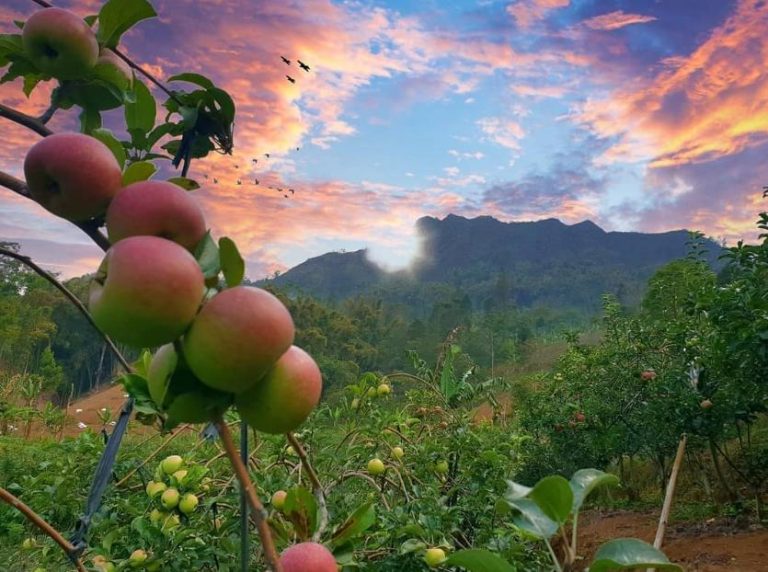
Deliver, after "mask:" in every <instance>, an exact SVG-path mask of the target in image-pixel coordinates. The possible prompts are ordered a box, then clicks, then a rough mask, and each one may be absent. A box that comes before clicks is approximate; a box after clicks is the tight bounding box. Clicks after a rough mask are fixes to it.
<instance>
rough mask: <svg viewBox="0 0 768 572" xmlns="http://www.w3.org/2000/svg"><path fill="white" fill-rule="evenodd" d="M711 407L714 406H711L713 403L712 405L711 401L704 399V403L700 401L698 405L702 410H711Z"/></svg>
mask: <svg viewBox="0 0 768 572" xmlns="http://www.w3.org/2000/svg"><path fill="white" fill-rule="evenodd" d="M712 405H714V404H713V403H712V401H710V400H709V399H705V400H704V401H702V402H701V403H699V406H700V407H701V408H702V409H711V408H712Z"/></svg>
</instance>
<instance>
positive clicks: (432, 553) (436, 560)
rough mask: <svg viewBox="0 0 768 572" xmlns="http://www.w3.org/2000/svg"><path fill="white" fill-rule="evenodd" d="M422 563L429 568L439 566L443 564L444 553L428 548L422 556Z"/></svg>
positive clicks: (440, 549)
mask: <svg viewBox="0 0 768 572" xmlns="http://www.w3.org/2000/svg"><path fill="white" fill-rule="evenodd" d="M424 562H426V563H427V566H429V567H430V568H435V567H437V566H440V564H442V563H443V562H445V551H444V550H443V549H442V548H428V549H427V551H426V553H425V554H424Z"/></svg>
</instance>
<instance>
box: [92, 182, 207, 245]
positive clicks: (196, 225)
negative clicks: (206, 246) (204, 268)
mask: <svg viewBox="0 0 768 572" xmlns="http://www.w3.org/2000/svg"><path fill="white" fill-rule="evenodd" d="M106 221H107V232H108V234H109V241H110V242H111V243H112V244H115V243H116V242H118V241H120V240H123V239H124V238H128V237H129V236H142V235H149V236H159V237H161V238H167V239H168V240H172V241H173V242H175V243H177V244H179V245H181V246H183V247H184V248H186V249H187V250H189V251H190V252H194V250H195V247H196V246H197V244H198V243H199V242H200V240H202V238H203V236H205V230H206V229H205V218H204V217H203V211H202V209H201V208H200V205H199V204H198V202H197V200H196V199H195V198H194V197H193V196H192V194H191V193H189V192H188V191H185V190H184V189H182V188H181V187H179V186H178V185H174V184H173V183H169V182H167V181H141V182H139V183H133V184H132V185H128V186H127V187H125V188H123V189H121V190H120V191H118V193H117V195H116V196H115V198H114V199H113V200H112V203H111V204H110V205H109V209H108V210H107V217H106Z"/></svg>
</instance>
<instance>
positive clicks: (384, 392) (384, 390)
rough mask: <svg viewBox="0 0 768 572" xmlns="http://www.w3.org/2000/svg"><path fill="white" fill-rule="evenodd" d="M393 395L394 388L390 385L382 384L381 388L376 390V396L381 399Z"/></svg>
mask: <svg viewBox="0 0 768 572" xmlns="http://www.w3.org/2000/svg"><path fill="white" fill-rule="evenodd" d="M390 393H392V388H391V387H390V386H389V384H388V383H381V384H379V387H377V388H376V395H378V396H379V397H383V396H384V395H389V394H390Z"/></svg>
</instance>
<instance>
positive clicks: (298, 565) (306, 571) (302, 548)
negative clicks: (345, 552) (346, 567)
mask: <svg viewBox="0 0 768 572" xmlns="http://www.w3.org/2000/svg"><path fill="white" fill-rule="evenodd" d="M280 563H281V564H282V565H283V571H284V572H336V571H337V570H338V565H337V564H336V559H335V558H334V557H333V554H332V553H331V551H330V550H328V549H327V548H326V547H325V546H323V545H322V544H318V543H316V542H302V543H301V544H294V545H293V546H289V547H288V548H286V549H285V550H283V552H282V554H281V555H280Z"/></svg>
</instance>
